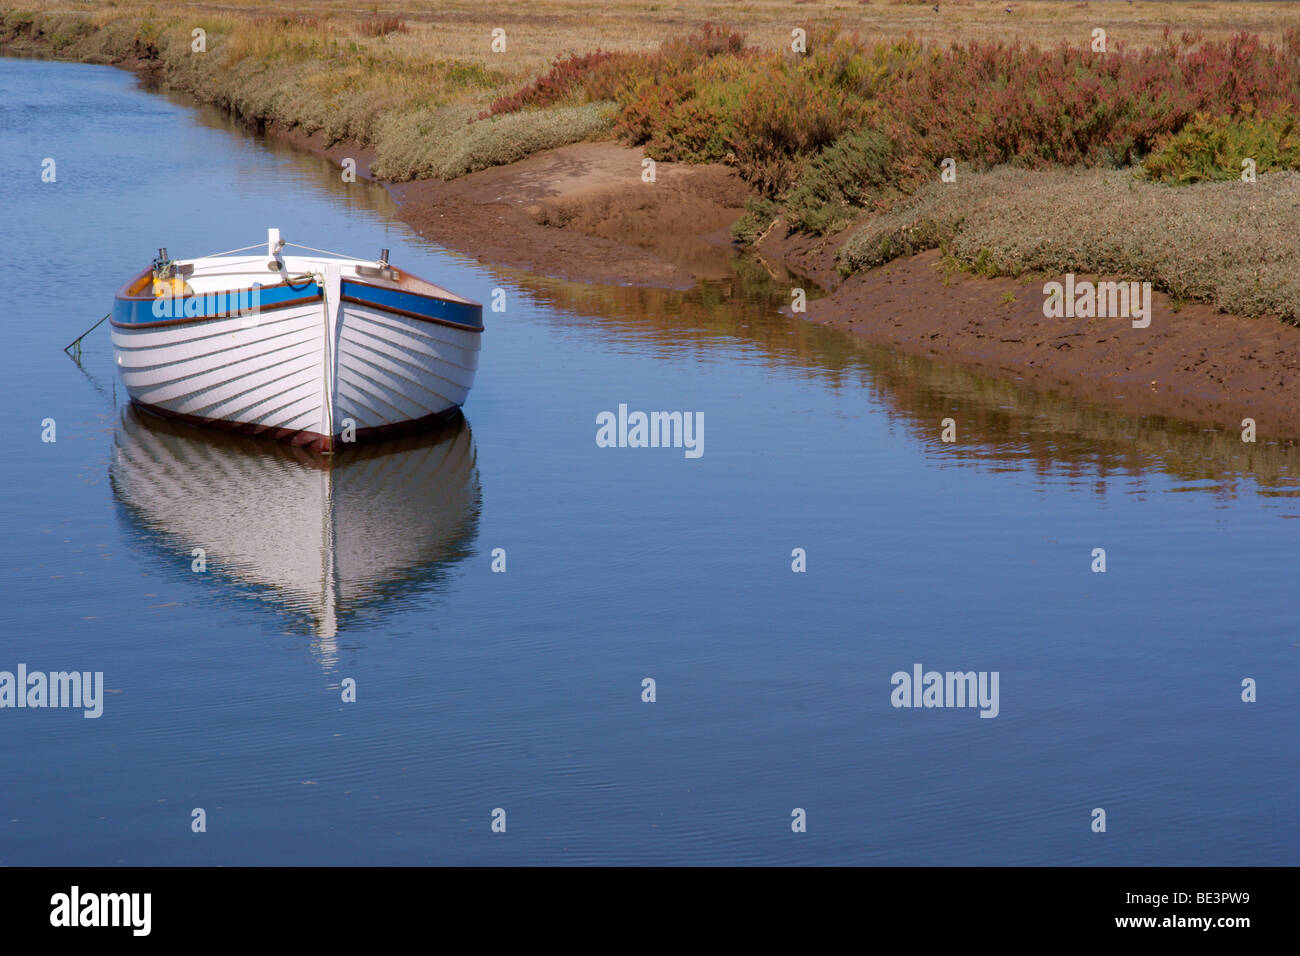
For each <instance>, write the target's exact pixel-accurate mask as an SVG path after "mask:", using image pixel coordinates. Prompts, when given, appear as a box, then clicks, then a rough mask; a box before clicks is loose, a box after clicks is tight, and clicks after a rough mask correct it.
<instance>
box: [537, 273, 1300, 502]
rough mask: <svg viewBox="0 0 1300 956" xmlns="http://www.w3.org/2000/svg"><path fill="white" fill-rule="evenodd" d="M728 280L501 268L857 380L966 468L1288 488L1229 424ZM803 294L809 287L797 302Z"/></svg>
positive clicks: (1297, 491) (648, 336)
mask: <svg viewBox="0 0 1300 956" xmlns="http://www.w3.org/2000/svg"><path fill="white" fill-rule="evenodd" d="M736 272H737V274H736V277H735V278H734V280H731V281H719V282H711V283H707V284H703V285H701V286H698V287H697V288H695V289H691V290H689V291H686V292H675V291H670V290H664V289H648V288H630V287H621V286H620V287H612V286H590V285H581V284H577V283H569V282H563V281H560V280H552V279H546V278H541V277H536V276H532V275H528V274H522V273H516V274H513V278H514V279H515V281H516V282H517V283H518V284H519V285H520V286H521V287H523V288H524V289H525V290H526V291H527V292H528V294H529V295H530V296H531V297H532V298H533V299H534V300H535V301H537V302H538V303H540V304H542V305H544V306H546V307H547V308H546V310H545V311H544V312H543V315H544V316H546V317H549V318H550V319H552V320H553V321H556V322H563V323H569V324H571V323H580V324H588V323H596V324H598V325H599V326H600V327H601V329H602V331H604V332H606V333H608V334H612V335H617V336H622V337H628V336H631V337H639V338H642V339H645V340H647V341H651V342H653V343H655V345H656V347H659V348H661V349H662V350H664V351H665V352H671V351H675V350H682V349H685V348H688V347H689V348H695V347H696V343H697V339H698V335H699V333H700V332H701V330H703V331H704V332H705V333H707V334H711V335H717V336H729V337H732V338H736V339H740V340H743V341H747V342H751V343H754V344H755V345H757V346H758V354H759V355H761V356H762V357H763V359H764V360H765V361H766V362H767V363H768V364H769V365H770V366H771V367H773V368H779V369H784V370H792V371H795V372H797V373H800V374H804V375H807V376H810V377H815V378H817V379H819V380H821V381H823V382H825V383H826V384H827V385H828V386H829V387H831V388H835V389H838V388H844V387H849V388H863V389H865V390H867V391H868V392H870V394H871V395H872V397H873V398H875V399H876V400H878V401H880V402H881V403H882V404H884V405H886V406H887V407H888V408H890V409H891V411H892V412H893V413H894V414H896V415H897V416H899V417H900V418H901V419H902V420H903V421H904V422H906V423H907V427H909V428H910V429H911V430H912V431H913V433H914V434H915V436H916V438H917V439H918V441H921V442H924V443H926V444H927V445H929V446H930V447H931V449H932V451H933V453H934V454H935V455H941V456H945V457H951V458H952V459H953V460H954V462H956V463H959V464H970V465H972V466H974V467H991V468H1005V467H1019V468H1031V469H1032V470H1034V471H1035V472H1036V473H1038V474H1042V475H1048V474H1054V475H1060V474H1065V475H1069V476H1077V477H1078V478H1079V479H1080V481H1081V482H1086V483H1087V487H1095V488H1096V489H1098V490H1101V489H1103V488H1104V487H1105V483H1106V481H1107V480H1108V479H1111V478H1113V477H1117V476H1125V477H1128V476H1137V477H1140V476H1142V475H1144V474H1147V473H1149V472H1163V473H1165V474H1167V475H1169V476H1170V477H1172V478H1174V479H1176V480H1179V481H1195V482H1212V483H1213V484H1212V485H1208V486H1206V485H1201V486H1197V487H1198V488H1200V489H1201V490H1211V491H1214V492H1215V493H1217V494H1221V495H1227V496H1234V495H1236V494H1237V493H1238V492H1239V491H1241V490H1245V489H1246V488H1247V487H1249V484H1250V483H1251V482H1253V483H1254V484H1255V485H1256V486H1258V490H1259V492H1260V493H1261V494H1267V495H1287V496H1290V495H1298V496H1300V483H1298V478H1300V446H1298V445H1297V444H1295V443H1285V444H1283V443H1276V442H1267V443H1266V442H1261V443H1258V444H1248V443H1245V442H1242V441H1241V436H1240V434H1239V433H1238V432H1236V431H1225V430H1221V429H1211V428H1207V427H1205V426H1201V425H1194V424H1188V423H1185V422H1180V421H1176V420H1172V419H1166V418H1158V417H1144V416H1139V415H1132V414H1128V413H1126V412H1123V411H1118V410H1112V409H1109V408H1103V407H1100V406H1096V405H1091V404H1088V403H1085V402H1081V401H1077V400H1074V399H1072V398H1069V397H1065V396H1061V395H1058V394H1055V393H1053V392H1047V391H1037V390H1034V389H1030V388H1027V387H1025V386H1023V385H1019V384H1016V383H1014V382H1010V381H1007V380H1004V379H999V378H995V377H991V376H988V375H984V374H982V373H979V372H976V371H973V370H971V369H969V368H964V367H962V366H957V365H950V364H946V363H941V362H936V361H933V360H931V359H926V358H921V357H917V356H912V355H904V354H900V353H894V352H891V351H890V350H888V349H886V348H882V347H874V346H866V345H863V344H861V343H859V342H858V341H856V340H854V339H853V338H851V337H850V336H848V335H847V334H845V333H842V332H839V331H837V330H834V329H827V328H824V327H823V326H820V325H817V324H815V323H812V322H808V321H804V320H802V319H796V318H792V317H789V316H787V315H782V314H781V313H780V312H778V309H781V308H786V307H788V306H789V304H790V298H789V296H790V284H789V282H788V281H778V280H776V279H774V278H773V277H772V276H771V275H769V273H768V272H767V270H766V268H765V267H764V266H763V265H762V263H760V262H758V261H757V260H755V259H752V258H741V259H739V260H737V269H736ZM812 294H813V291H811V290H810V296H811V295H812ZM950 416H952V417H956V418H957V419H958V422H959V428H960V431H959V441H958V443H957V444H956V445H945V444H942V443H940V442H939V423H940V422H941V421H942V420H943V419H944V418H947V417H950Z"/></svg>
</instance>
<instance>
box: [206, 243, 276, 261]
mask: <svg viewBox="0 0 1300 956" xmlns="http://www.w3.org/2000/svg"><path fill="white" fill-rule="evenodd" d="M264 245H266V243H265V242H255V243H253V244H252V245H251V246H241V247H240V248H238V249H227V250H226V251H225V252H213V253H211V254H209V255H206V256H200V258H202V259H211V258H213V257H215V256H229V255H234V254H235V253H236V252H247V251H248V250H249V249H260V248H261V247H262V246H264Z"/></svg>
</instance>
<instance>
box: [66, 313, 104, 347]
mask: <svg viewBox="0 0 1300 956" xmlns="http://www.w3.org/2000/svg"><path fill="white" fill-rule="evenodd" d="M112 314H113V313H112V312H108V313H106V314H105V315H104V318H102V319H100V320H99V321H98V322H96V323H95V324H94V325H92V326H91V327H90V328H88V329H86V331H84V332H82V333H81V334H80V335H78V336H77V337H76V338H75V339H73V340H72V341H71V342H69V343H68V344H67V345H65V346H64V347H63V351H65V352H66V351H68V349H70V348H72V347H73V346H74V345H76V346H80V345H81V340H82V339H84V338H85V337H86V336H87V335H89V334H90V333H91V332H93V331H95V329H97V328H99V327H100V326H101V325H103V324H104V322H105V321H106V320H107V319H108V317H109V316H110V315H112ZM77 351H78V352H80V351H81V349H80V348H79V347H78V349H77Z"/></svg>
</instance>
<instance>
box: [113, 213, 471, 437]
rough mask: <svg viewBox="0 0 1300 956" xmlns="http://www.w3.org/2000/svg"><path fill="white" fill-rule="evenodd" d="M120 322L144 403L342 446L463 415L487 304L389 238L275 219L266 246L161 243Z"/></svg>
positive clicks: (131, 376)
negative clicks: (359, 240) (374, 248)
mask: <svg viewBox="0 0 1300 956" xmlns="http://www.w3.org/2000/svg"><path fill="white" fill-rule="evenodd" d="M291 246H292V247H293V248H295V249H298V250H301V253H302V254H293V255H291V254H287V253H286V251H285V250H286V248H288V247H291ZM249 248H259V249H260V244H259V245H258V246H257V247H249ZM240 253H245V254H242V255H241V254H240ZM112 326H113V352H114V356H115V358H116V361H117V367H118V373H119V374H120V375H121V377H122V382H123V384H124V385H125V387H126V390H127V392H128V394H129V395H130V396H131V400H132V401H133V402H134V403H135V404H137V405H139V406H140V407H142V408H144V409H147V410H149V411H152V412H155V413H157V414H160V415H164V416H167V417H172V418H179V419H182V420H185V421H189V422H193V423H197V424H210V425H218V426H222V427H225V428H230V429H234V430H237V431H242V432H247V433H251V434H257V435H267V436H270V437H273V438H279V439H284V440H287V441H290V442H293V443H295V444H298V445H302V446H304V447H306V448H309V449H311V450H313V451H318V452H324V453H332V452H334V451H335V450H336V449H337V448H338V446H339V444H340V443H346V442H351V441H360V440H364V439H366V438H370V437H385V436H388V437H390V436H393V435H397V434H402V433H406V432H410V431H416V430H419V429H421V428H423V427H425V426H427V425H429V424H431V423H432V422H434V421H437V420H439V419H445V418H449V417H451V416H452V415H455V414H456V412H457V411H458V410H459V409H460V407H461V406H462V405H464V404H465V399H466V397H467V396H468V395H469V390H470V388H471V387H472V386H473V384H474V373H475V371H476V370H477V369H478V356H479V343H480V340H481V338H482V334H483V307H482V306H481V305H480V304H479V303H477V302H473V301H471V300H469V299H466V298H463V297H461V296H458V295H456V294H455V293H452V292H449V291H448V290H446V289H444V288H442V287H440V286H437V285H434V284H433V283H432V282H428V281H426V280H424V279H420V278H417V277H416V276H413V275H411V274H410V273H407V272H403V271H401V270H399V269H396V268H394V267H393V266H391V265H390V264H389V263H388V250H386V249H385V250H384V251H383V254H382V255H381V256H380V258H379V259H377V260H361V259H353V258H348V257H346V256H340V255H337V254H335V253H328V252H324V251H323V250H317V249H311V248H310V247H306V246H298V245H297V244H295V243H288V242H285V241H284V240H282V239H281V238H280V233H279V230H278V229H271V230H269V232H268V235H267V244H266V249H265V251H264V252H259V253H256V254H247V250H242V249H240V250H234V251H233V252H231V253H219V254H217V255H212V256H204V257H202V258H198V259H170V258H168V256H167V251H166V250H165V249H162V250H160V251H159V256H158V258H157V259H155V260H154V262H153V264H152V265H151V266H150V267H149V268H148V269H145V270H144V271H142V272H141V273H139V274H138V275H137V276H135V277H134V278H133V279H131V280H130V281H129V282H128V283H127V284H126V285H125V286H124V287H123V288H122V289H121V290H120V291H119V292H118V293H117V297H116V301H115V302H114V307H113V313H112Z"/></svg>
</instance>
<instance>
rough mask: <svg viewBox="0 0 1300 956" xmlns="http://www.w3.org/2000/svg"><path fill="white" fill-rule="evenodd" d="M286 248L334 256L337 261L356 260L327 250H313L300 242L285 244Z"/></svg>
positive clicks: (353, 257)
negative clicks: (291, 247) (290, 247)
mask: <svg viewBox="0 0 1300 956" xmlns="http://www.w3.org/2000/svg"><path fill="white" fill-rule="evenodd" d="M285 245H286V246H293V247H294V248H295V249H306V250H307V251H308V252H321V253H324V254H325V255H327V256H335V257H337V258H339V259H351V260H353V261H355V260H356V257H355V256H349V255H346V254H344V253H342V252H330V251H329V250H328V249H313V248H312V247H311V246H304V245H303V244H302V243H301V242H285Z"/></svg>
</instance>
